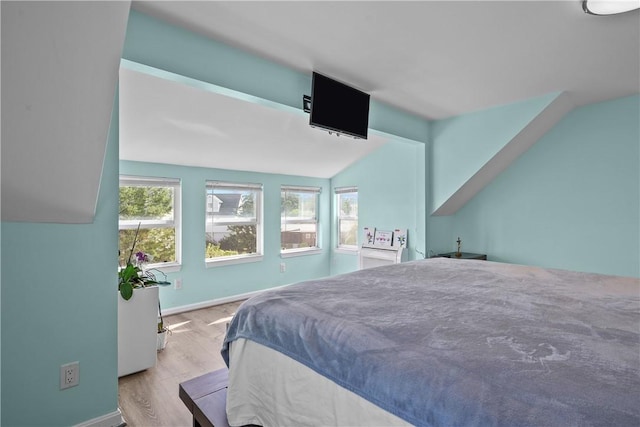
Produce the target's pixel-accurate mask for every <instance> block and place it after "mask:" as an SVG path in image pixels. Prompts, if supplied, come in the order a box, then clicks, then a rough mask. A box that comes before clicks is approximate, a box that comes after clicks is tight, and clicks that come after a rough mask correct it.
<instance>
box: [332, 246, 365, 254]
mask: <svg viewBox="0 0 640 427" xmlns="http://www.w3.org/2000/svg"><path fill="white" fill-rule="evenodd" d="M359 250H360V248H359V247H358V246H349V247H346V246H338V247H337V248H334V249H333V252H334V253H336V254H344V255H358V251H359Z"/></svg>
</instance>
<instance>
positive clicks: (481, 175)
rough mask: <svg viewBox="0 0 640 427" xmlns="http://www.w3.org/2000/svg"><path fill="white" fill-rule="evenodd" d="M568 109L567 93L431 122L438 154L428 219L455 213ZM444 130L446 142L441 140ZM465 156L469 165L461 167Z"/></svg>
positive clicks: (433, 169) (569, 103) (549, 128)
mask: <svg viewBox="0 0 640 427" xmlns="http://www.w3.org/2000/svg"><path fill="white" fill-rule="evenodd" d="M505 108H506V109H507V111H508V114H509V115H507V114H505ZM573 108H574V104H573V102H572V101H571V100H570V99H569V96H568V95H567V93H565V92H560V93H556V94H550V95H547V96H543V97H540V98H538V99H534V100H527V101H525V102H523V103H520V105H515V104H512V105H509V106H506V107H499V108H495V109H492V110H487V111H483V112H480V113H476V114H470V115H468V116H460V117H458V118H455V119H453V120H447V121H444V122H441V123H437V122H436V124H435V125H434V135H435V141H434V147H433V149H434V150H439V152H438V153H437V156H436V157H437V159H438V163H437V164H434V165H433V168H432V174H433V176H432V177H431V179H432V182H433V197H432V209H433V211H432V212H433V213H432V215H453V214H455V213H456V212H457V211H458V210H459V209H460V208H461V207H463V206H464V205H465V204H466V203H467V202H468V201H469V200H471V199H472V198H473V197H474V196H475V195H476V194H478V193H479V192H480V191H481V190H482V189H483V188H484V187H485V186H486V185H488V184H489V183H490V182H491V181H492V180H493V179H494V178H495V177H496V176H498V175H499V174H500V173H502V172H503V171H504V170H506V169H507V168H508V167H509V165H510V164H511V163H513V162H514V161H515V160H516V159H517V158H518V157H519V156H520V155H521V154H523V153H524V152H525V151H527V150H528V149H529V148H531V147H532V146H533V144H535V143H536V142H537V141H538V140H539V139H540V138H542V136H543V135H544V134H545V133H547V132H548V131H549V130H551V129H552V128H553V127H554V126H555V125H556V124H557V123H558V122H559V121H560V120H562V118H563V117H564V116H565V115H566V114H567V113H568V112H569V111H571V110H572V109H573ZM509 125H511V127H510V126H509ZM452 128H453V129H454V130H453V131H451V129H452ZM496 129H500V131H497V130H496ZM447 131H449V136H448V137H447V136H441V135H442V134H445V133H447ZM479 141H484V142H485V143H480V144H477V142H479ZM486 141H491V143H490V144H489V143H486ZM443 150H445V151H446V152H445V151H443ZM465 157H472V160H473V161H472V162H468V161H467V162H465ZM447 159H449V161H448V162H447Z"/></svg>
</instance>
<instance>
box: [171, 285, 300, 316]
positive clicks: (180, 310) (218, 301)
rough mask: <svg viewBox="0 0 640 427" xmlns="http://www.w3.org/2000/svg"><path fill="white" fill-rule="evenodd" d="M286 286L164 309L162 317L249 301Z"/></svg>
mask: <svg viewBox="0 0 640 427" xmlns="http://www.w3.org/2000/svg"><path fill="white" fill-rule="evenodd" d="M286 286H289V285H281V286H275V287H273V288H269V289H263V290H261V291H253V292H247V293H244V294H238V295H231V296H228V297H223V298H216V299H212V300H209V301H203V302H198V303H195V304H187V305H181V306H179V307H173V308H168V309H164V308H163V309H162V316H171V315H172V314H180V313H185V312H187V311H193V310H200V309H201V308H208V307H213V306H215V305H221V304H227V303H230V302H236V301H242V300H245V299H249V298H251V297H253V296H256V295H259V294H261V293H262V292H265V291H270V290H272V289H279V288H284V287H286Z"/></svg>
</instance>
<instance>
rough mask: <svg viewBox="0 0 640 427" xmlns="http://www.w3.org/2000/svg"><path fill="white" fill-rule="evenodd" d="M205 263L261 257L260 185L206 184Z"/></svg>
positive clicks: (216, 182) (239, 260)
mask: <svg viewBox="0 0 640 427" xmlns="http://www.w3.org/2000/svg"><path fill="white" fill-rule="evenodd" d="M206 197H207V200H206V215H205V233H206V248H205V259H206V261H207V264H208V265H215V264H217V265H220V264H221V263H222V264H228V263H236V262H247V261H257V260H259V259H261V257H262V184H243V183H232V182H218V181H207V189H206Z"/></svg>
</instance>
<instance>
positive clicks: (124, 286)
mask: <svg viewBox="0 0 640 427" xmlns="http://www.w3.org/2000/svg"><path fill="white" fill-rule="evenodd" d="M118 287H119V288H120V295H122V298H124V300H125V301H129V300H130V299H131V297H132V296H133V285H132V284H131V282H123V283H120V286H118Z"/></svg>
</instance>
